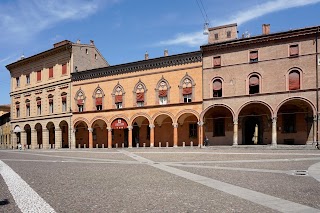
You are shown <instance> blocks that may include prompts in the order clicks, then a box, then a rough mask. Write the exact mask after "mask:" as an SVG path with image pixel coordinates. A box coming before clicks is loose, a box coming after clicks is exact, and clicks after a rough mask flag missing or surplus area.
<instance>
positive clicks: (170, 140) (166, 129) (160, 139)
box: [150, 114, 178, 147]
mask: <svg viewBox="0 0 320 213" xmlns="http://www.w3.org/2000/svg"><path fill="white" fill-rule="evenodd" d="M151 127H152V128H155V129H154V146H155V147H160V146H161V147H166V146H167V144H168V146H169V147H172V146H177V145H178V124H177V123H173V118H172V117H171V116H169V115H168V114H160V115H158V116H157V117H155V118H154V126H150V128H151Z"/></svg>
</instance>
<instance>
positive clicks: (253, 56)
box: [250, 51, 258, 63]
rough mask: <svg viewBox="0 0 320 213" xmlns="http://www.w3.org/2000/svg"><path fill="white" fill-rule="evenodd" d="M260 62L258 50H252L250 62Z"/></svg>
mask: <svg viewBox="0 0 320 213" xmlns="http://www.w3.org/2000/svg"><path fill="white" fill-rule="evenodd" d="M254 62H258V51H251V52H250V63H254Z"/></svg>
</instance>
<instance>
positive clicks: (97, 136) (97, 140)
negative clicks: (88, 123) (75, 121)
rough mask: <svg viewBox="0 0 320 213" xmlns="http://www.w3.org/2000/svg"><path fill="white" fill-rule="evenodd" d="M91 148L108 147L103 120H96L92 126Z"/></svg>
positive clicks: (105, 126)
mask: <svg viewBox="0 0 320 213" xmlns="http://www.w3.org/2000/svg"><path fill="white" fill-rule="evenodd" d="M92 140H93V148H97V147H98V148H106V147H107V146H108V130H107V124H106V122H105V121H104V120H101V119H98V120H96V121H94V122H93V124H92Z"/></svg>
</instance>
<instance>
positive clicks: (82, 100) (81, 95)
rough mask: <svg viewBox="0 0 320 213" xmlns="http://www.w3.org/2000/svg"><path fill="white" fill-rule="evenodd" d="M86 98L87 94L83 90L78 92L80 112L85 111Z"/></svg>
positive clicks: (77, 99)
mask: <svg viewBox="0 0 320 213" xmlns="http://www.w3.org/2000/svg"><path fill="white" fill-rule="evenodd" d="M84 100H85V95H84V93H83V92H82V91H81V90H79V91H78V92H77V96H76V101H77V106H78V112H83V110H84V102H85V101H84Z"/></svg>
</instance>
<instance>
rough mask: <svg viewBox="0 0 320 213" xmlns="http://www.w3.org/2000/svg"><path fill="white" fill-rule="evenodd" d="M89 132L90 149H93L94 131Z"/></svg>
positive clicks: (89, 129) (90, 129)
mask: <svg viewBox="0 0 320 213" xmlns="http://www.w3.org/2000/svg"><path fill="white" fill-rule="evenodd" d="M88 131H89V148H90V149H92V148H93V139H92V133H93V129H92V128H88Z"/></svg>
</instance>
